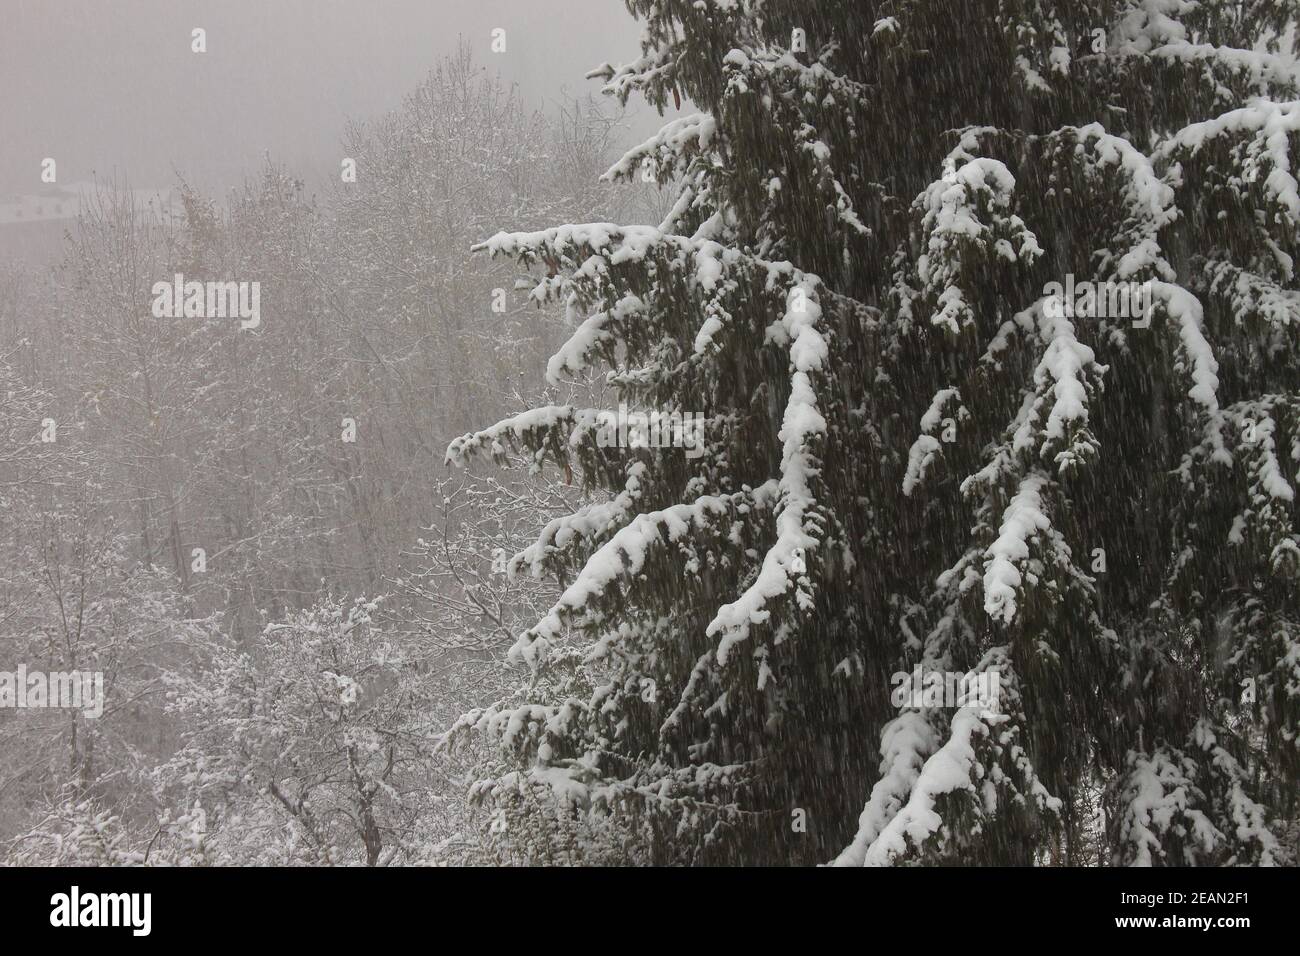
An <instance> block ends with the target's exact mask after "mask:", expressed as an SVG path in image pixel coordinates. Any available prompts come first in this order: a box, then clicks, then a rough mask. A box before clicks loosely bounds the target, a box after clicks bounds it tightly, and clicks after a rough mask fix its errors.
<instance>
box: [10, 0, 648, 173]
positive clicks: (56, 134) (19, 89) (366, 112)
mask: <svg viewBox="0 0 1300 956" xmlns="http://www.w3.org/2000/svg"><path fill="white" fill-rule="evenodd" d="M195 27H203V28H204V29H205V30H206V31H207V48H208V49H207V52H206V53H204V54H196V53H193V52H191V50H190V31H191V30H192V29H194V28H195ZM496 27H501V28H503V29H505V30H506V31H507V45H508V49H507V52H506V53H504V54H496V53H493V52H491V49H490V44H491V31H492V30H493V28H496ZM460 35H463V36H464V37H465V39H466V40H467V41H469V42H470V44H471V46H472V48H473V50H474V54H475V60H476V62H478V63H479V65H481V66H485V67H487V68H488V69H489V70H492V71H498V70H499V72H500V73H501V75H502V77H503V78H505V79H506V80H509V81H512V82H517V83H519V84H520V87H521V90H522V91H523V93H524V95H525V98H526V102H527V103H528V105H529V106H536V107H546V106H554V105H555V104H556V103H557V102H559V101H560V99H561V97H562V96H563V95H564V94H565V93H566V92H567V93H568V94H580V95H582V94H586V93H588V92H591V93H595V92H597V91H598V90H599V86H600V84H599V81H591V80H585V79H583V75H584V74H585V73H586V72H587V71H588V70H589V69H591V68H593V67H595V66H597V65H598V64H600V63H602V62H604V61H606V60H608V61H610V62H612V63H616V64H617V63H619V62H623V61H626V60H628V59H631V58H632V57H634V56H636V55H637V54H638V53H639V46H638V40H639V37H640V24H638V23H637V21H635V20H634V19H633V18H632V17H631V16H630V15H629V14H628V12H627V10H626V8H625V7H624V6H623V4H622V3H621V2H620V0H0V196H4V195H6V194H22V193H29V192H33V191H35V189H37V188H39V186H40V179H39V176H40V163H41V160H42V159H43V158H44V157H46V156H50V157H53V158H54V159H55V160H56V161H57V163H58V181H59V183H60V184H65V183H71V182H74V181H78V180H89V179H91V178H92V177H93V176H94V175H98V177H99V178H101V179H103V178H106V177H111V176H113V175H116V176H118V177H119V178H125V179H127V180H129V181H130V184H131V185H132V186H134V187H137V188H145V187H147V188H153V187H167V186H171V185H173V184H174V183H175V181H176V177H175V174H174V172H173V169H176V170H178V171H180V172H181V173H183V174H184V175H185V176H186V178H187V179H189V180H190V181H191V182H192V183H194V184H195V185H197V186H199V187H200V188H201V189H204V190H205V191H208V192H210V193H222V192H224V191H225V190H226V189H228V188H229V187H231V186H235V185H238V184H239V183H241V182H242V181H243V179H244V177H245V176H247V175H250V174H253V173H255V172H256V171H257V170H258V169H259V168H260V166H261V165H262V163H263V162H264V157H265V156H266V155H267V153H268V151H269V153H270V156H271V158H272V159H273V160H275V161H276V162H279V163H284V164H285V165H287V166H288V167H289V169H290V171H292V172H294V173H296V174H298V175H301V176H303V177H304V178H307V179H308V180H310V181H320V179H321V177H323V176H325V175H337V172H338V163H339V157H340V155H341V153H340V148H339V140H340V137H341V135H342V132H343V128H344V124H345V122H346V121H347V120H348V119H349V118H351V119H359V120H369V119H372V118H375V117H377V116H379V115H382V114H383V113H385V112H387V111H389V110H392V109H394V108H396V107H397V106H398V104H399V103H400V101H401V98H402V96H403V95H404V94H405V93H407V92H409V91H410V90H412V89H413V88H414V87H415V86H416V85H418V84H419V82H420V81H421V79H422V78H423V77H424V75H425V74H426V73H427V71H428V70H429V69H430V68H431V67H432V66H433V65H434V64H435V62H436V61H437V60H438V59H439V58H440V57H442V56H443V55H445V54H448V53H451V52H452V51H454V49H455V48H456V44H457V42H458V36H460ZM628 107H629V111H633V110H637V111H638V112H636V113H635V114H634V115H633V116H632V117H631V123H632V125H633V128H634V130H635V133H636V134H640V133H644V132H647V131H653V130H654V129H655V128H657V125H658V122H659V119H658V117H657V115H656V114H655V113H654V112H653V111H652V110H650V109H648V108H646V107H644V106H643V105H642V104H640V103H638V102H637V101H635V100H634V101H631V102H629V104H628ZM629 135H631V134H629Z"/></svg>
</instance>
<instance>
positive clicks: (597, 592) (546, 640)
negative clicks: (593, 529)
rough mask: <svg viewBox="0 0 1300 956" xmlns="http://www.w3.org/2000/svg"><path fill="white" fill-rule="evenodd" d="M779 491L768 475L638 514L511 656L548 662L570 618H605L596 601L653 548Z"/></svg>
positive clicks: (765, 501) (767, 502)
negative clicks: (751, 484) (746, 487)
mask: <svg viewBox="0 0 1300 956" xmlns="http://www.w3.org/2000/svg"><path fill="white" fill-rule="evenodd" d="M776 492H777V483H776V482H775V481H768V482H765V483H764V484H763V485H760V486H759V487H758V488H755V489H753V490H750V491H740V492H737V493H735V494H731V495H704V496H702V497H700V498H698V499H696V500H695V501H694V502H692V503H690V504H676V505H672V506H671V507H668V508H664V509H663V510H661V511H653V512H649V513H646V514H640V515H637V516H636V517H635V518H634V519H632V522H631V523H630V524H628V525H627V526H626V527H624V528H622V529H620V530H619V531H618V532H617V533H616V534H615V535H614V536H613V537H612V538H611V539H610V540H609V541H608V542H607V543H606V544H605V545H604V546H602V547H601V548H600V549H599V550H598V551H596V553H595V554H593V555H592V556H591V557H590V558H589V559H588V560H587V563H586V565H585V566H584V567H583V569H582V571H581V572H580V573H579V575H578V578H577V580H575V581H574V582H573V584H571V585H569V587H568V588H566V589H565V591H564V593H563V594H562V595H560V599H559V600H558V601H556V603H555V604H554V606H552V608H551V609H550V611H548V612H547V614H546V616H545V617H543V618H542V620H540V621H539V622H538V623H537V624H535V625H534V626H533V627H531V628H529V629H528V630H527V631H525V632H524V633H523V634H521V635H520V636H519V639H518V640H517V641H516V642H515V644H514V646H513V647H511V649H510V659H511V660H512V661H520V660H523V661H524V662H526V663H527V664H528V665H529V666H530V667H531V668H533V669H534V670H536V669H537V668H538V667H540V666H541V665H542V663H544V661H545V657H546V652H547V650H548V648H549V647H550V646H551V645H552V644H553V643H554V642H555V640H556V639H557V638H558V637H559V636H560V635H561V634H562V633H563V630H564V625H565V622H566V621H568V620H569V619H571V618H573V617H575V616H578V615H582V616H583V617H584V619H585V620H588V621H598V620H602V619H603V615H602V613H601V612H599V611H598V610H597V609H596V607H595V601H596V600H597V599H599V598H601V597H603V596H605V594H606V593H607V592H608V590H609V589H610V588H611V587H612V586H614V585H616V584H617V583H618V582H620V581H623V580H626V579H628V578H632V577H634V576H635V575H637V574H638V573H640V571H641V569H642V568H643V567H644V566H645V563H646V561H647V559H648V558H649V555H650V552H651V551H652V549H655V548H657V547H660V546H662V545H665V544H670V543H672V542H675V541H680V540H684V539H686V538H687V537H688V536H689V535H690V534H692V533H698V532H700V531H702V530H704V529H706V528H708V527H710V526H714V525H717V524H718V523H719V522H720V521H722V520H723V519H724V518H726V517H728V516H730V515H732V514H735V513H736V512H737V511H738V510H740V509H742V508H757V509H760V510H763V509H766V508H768V507H770V506H771V503H772V499H773V498H774V497H775V495H776Z"/></svg>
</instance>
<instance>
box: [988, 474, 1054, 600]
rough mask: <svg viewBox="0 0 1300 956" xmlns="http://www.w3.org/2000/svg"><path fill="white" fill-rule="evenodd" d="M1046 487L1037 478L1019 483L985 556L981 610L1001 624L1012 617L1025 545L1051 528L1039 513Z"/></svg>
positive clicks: (1026, 554) (1026, 552) (1026, 550)
mask: <svg viewBox="0 0 1300 956" xmlns="http://www.w3.org/2000/svg"><path fill="white" fill-rule="evenodd" d="M1047 483H1048V481H1047V478H1046V477H1045V476H1044V475H1041V474H1032V475H1029V476H1027V477H1026V478H1025V479H1024V480H1023V481H1021V482H1020V489H1019V491H1018V492H1017V493H1016V495H1015V497H1013V498H1012V499H1011V503H1010V504H1008V505H1007V508H1006V511H1005V512H1003V515H1002V527H1001V528H1000V529H999V533H998V538H997V540H996V541H994V542H993V544H991V545H990V546H989V548H988V551H987V552H985V557H986V559H987V560H986V563H985V567H984V610H985V611H986V612H987V613H988V615H989V617H991V618H993V619H994V620H1001V621H1002V623H1004V624H1010V623H1011V621H1012V619H1013V618H1014V617H1015V616H1016V608H1017V604H1016V601H1017V593H1018V589H1019V588H1020V587H1021V585H1022V584H1023V578H1022V576H1021V573H1020V568H1021V566H1022V565H1023V564H1024V563H1025V562H1027V561H1028V560H1029V542H1030V541H1031V540H1032V539H1033V538H1035V537H1037V536H1038V535H1039V534H1041V533H1043V532H1045V531H1047V530H1048V529H1049V528H1051V526H1052V523H1051V521H1049V520H1048V518H1047V515H1045V514H1044V513H1043V499H1042V494H1041V493H1042V490H1043V488H1044V487H1046V485H1047Z"/></svg>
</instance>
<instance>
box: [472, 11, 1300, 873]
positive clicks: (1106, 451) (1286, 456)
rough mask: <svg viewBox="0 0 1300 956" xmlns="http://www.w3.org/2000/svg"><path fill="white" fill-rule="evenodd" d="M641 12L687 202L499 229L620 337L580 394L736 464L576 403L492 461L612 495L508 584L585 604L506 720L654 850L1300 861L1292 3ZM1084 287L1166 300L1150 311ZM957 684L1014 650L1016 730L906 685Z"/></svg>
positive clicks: (497, 712)
mask: <svg viewBox="0 0 1300 956" xmlns="http://www.w3.org/2000/svg"><path fill="white" fill-rule="evenodd" d="M627 5H628V7H629V9H630V10H631V11H632V12H633V13H634V14H635V15H636V16H638V17H639V18H641V19H642V20H643V21H644V24H645V35H644V40H643V55H642V56H641V58H640V59H638V60H637V61H636V62H634V63H631V64H628V65H626V66H623V67H620V68H617V69H615V68H606V69H604V70H602V71H598V72H599V74H600V75H602V76H603V78H604V79H605V80H606V83H607V90H608V91H609V92H611V93H613V94H614V95H616V96H618V97H620V98H622V99H624V100H626V99H627V98H628V97H629V96H630V95H632V94H633V93H634V92H639V93H641V94H642V95H643V96H644V97H645V98H646V99H648V100H649V102H650V103H652V104H653V105H655V106H657V107H658V108H659V109H660V110H661V111H662V110H665V109H671V108H674V107H676V106H677V104H678V102H679V101H680V100H681V98H682V97H683V96H684V97H686V98H688V99H689V100H690V101H692V102H693V103H694V104H697V105H698V108H699V110H700V111H699V112H697V113H691V114H689V115H682V116H679V117H677V118H674V119H672V120H671V121H670V122H669V123H668V124H667V125H666V126H664V127H663V129H662V130H661V132H660V133H659V134H658V135H656V136H655V137H654V138H653V139H651V140H650V141H649V142H647V143H645V144H644V145H642V146H640V147H638V148H636V149H634V150H632V151H631V152H629V153H628V154H627V155H626V156H625V157H624V158H623V159H622V160H621V161H620V162H619V163H618V164H616V165H615V166H614V167H613V168H612V169H611V170H610V172H609V174H608V175H609V176H610V177H611V178H615V179H619V178H630V177H633V176H640V175H641V174H642V171H643V170H644V169H647V168H649V169H652V170H653V171H654V174H655V175H656V176H657V178H658V180H659V182H661V183H662V184H665V185H671V186H672V188H674V189H675V190H676V191H677V201H676V203H675V205H674V206H673V207H672V211H671V213H670V214H669V216H668V217H667V218H666V219H665V220H664V221H663V222H662V223H659V224H657V225H653V226H648V225H629V226H618V225H613V224H609V223H595V224H585V225H563V226H559V227H556V228H552V229H548V230H545V231H542V232H537V233H527V234H522V233H513V234H512V233H501V234H498V235H496V236H494V237H492V238H491V239H490V240H488V241H487V242H485V243H484V246H483V248H485V249H487V250H489V251H490V252H492V253H493V254H502V255H506V256H511V257H515V258H517V259H519V260H520V261H521V262H523V263H525V264H529V265H531V264H534V263H538V262H541V263H545V264H546V266H547V267H548V268H547V272H548V275H546V277H544V278H543V279H542V280H541V281H540V283H539V284H538V285H537V286H536V288H535V289H534V290H533V292H532V295H533V297H534V298H535V299H537V300H538V301H539V302H544V301H550V300H559V301H561V302H563V303H564V304H565V305H566V306H567V307H568V308H569V310H570V311H571V313H572V314H573V315H574V316H575V317H576V318H578V319H580V320H581V324H579V325H578V326H577V330H576V332H575V334H574V335H573V337H572V339H571V340H570V342H569V343H568V344H567V345H566V346H565V347H564V348H563V349H562V350H561V351H560V352H559V353H558V354H557V355H556V356H555V357H554V358H553V359H552V360H551V362H550V365H549V368H548V374H549V376H550V378H551V379H552V381H556V382H558V381H559V380H560V379H561V377H562V376H566V375H577V376H582V375H584V374H586V373H588V371H589V370H592V369H593V367H594V366H595V365H596V364H597V363H600V362H603V363H605V364H606V365H607V366H608V369H609V370H608V373H607V374H606V376H605V381H606V382H607V384H608V385H609V386H610V387H612V388H613V389H614V390H615V392H616V394H617V396H618V397H619V399H620V400H622V401H625V402H627V404H628V405H629V406H630V407H634V408H644V409H659V410H682V411H692V410H701V411H704V412H705V413H706V414H707V439H708V440H707V454H705V455H704V456H703V457H701V458H698V459H696V460H689V459H687V458H686V457H685V456H682V455H680V454H673V453H670V452H665V451H662V450H655V449H645V448H643V449H612V448H602V447H598V445H597V443H596V442H595V441H594V437H593V436H594V428H595V424H596V422H597V420H598V419H597V413H596V412H594V411H592V410H589V409H582V408H577V407H572V406H556V407H548V408H542V409H534V410H531V411H527V412H524V413H523V414H520V415H518V416H517V417H514V418H512V419H508V420H506V421H503V422H501V423H499V424H497V425H496V426H494V427H492V428H490V429H488V430H486V431H484V432H480V433H477V434H473V435H467V436H465V437H464V438H462V439H459V440H457V441H456V442H455V443H453V445H452V446H451V448H450V449H449V452H448V457H449V458H450V459H452V460H462V459H464V458H466V457H467V456H471V455H473V454H475V453H479V452H491V453H492V454H493V455H494V456H496V457H498V458H501V459H504V458H506V457H508V455H509V452H510V449H512V448H513V449H516V450H519V451H523V452H526V454H527V455H528V456H530V460H531V462H532V465H533V467H535V468H541V467H543V466H544V464H545V463H546V462H547V461H548V460H549V461H554V462H556V463H557V464H559V465H560V466H561V467H564V468H568V467H574V466H576V468H577V469H580V471H581V474H582V476H583V478H584V479H585V482H586V483H587V485H588V486H589V487H591V488H593V489H602V490H607V491H608V492H609V494H608V495H600V494H599V493H598V495H597V497H596V499H595V500H594V501H593V503H592V504H590V505H589V506H587V507H586V508H584V509H583V510H581V511H579V512H578V513H576V514H574V515H572V516H570V517H568V518H564V519H560V520H556V521H552V522H551V523H550V524H548V525H547V526H546V528H545V529H544V530H543V532H542V533H541V535H540V536H539V538H538V540H537V542H536V544H534V545H533V546H531V547H530V548H528V549H527V550H526V551H524V552H523V553H521V554H520V555H518V556H517V558H516V559H515V561H514V563H513V567H514V569H515V570H516V571H517V572H520V573H532V574H538V575H542V574H553V575H556V576H558V577H559V578H560V580H561V581H562V582H563V583H564V585H565V586H566V590H565V591H564V593H563V596H562V597H561V598H560V600H559V601H558V602H557V603H556V605H555V607H554V608H553V609H552V610H551V612H550V613H549V614H548V615H547V616H546V617H544V618H543V619H542V620H541V621H539V622H538V623H537V624H536V625H535V626H534V627H532V628H530V629H529V630H527V631H526V632H524V633H523V634H521V635H520V636H519V639H518V641H517V643H516V644H515V647H514V649H513V654H514V656H515V657H516V658H517V659H521V660H523V661H526V662H527V663H528V664H529V666H530V667H531V668H532V669H533V672H534V673H535V675H537V679H538V681H539V683H538V685H537V686H538V688H539V692H538V697H535V698H533V700H534V701H535V702H533V703H530V704H528V705H526V706H514V705H510V706H502V707H498V708H489V709H487V710H485V711H481V712H476V713H474V714H471V715H468V716H467V718H466V721H465V723H466V724H467V725H469V726H474V727H477V728H479V729H480V730H482V731H486V732H488V733H489V734H493V735H495V736H496V737H497V738H498V739H499V740H500V741H501V743H502V745H503V747H504V748H505V750H506V751H507V752H508V753H509V754H511V755H512V756H513V758H514V759H515V760H517V761H518V762H519V763H518V766H520V767H522V771H521V772H520V773H519V774H516V775H515V776H513V777H511V778H510V779H511V781H512V783H514V784H517V785H521V786H528V787H537V788H544V787H549V788H552V789H553V790H554V792H555V793H556V794H557V795H558V797H559V798H560V799H563V800H566V801H568V802H569V803H571V804H572V805H573V806H574V807H575V808H577V809H581V810H584V811H585V812H587V813H605V812H610V811H617V812H620V813H622V812H626V813H627V814H628V816H629V819H632V820H634V821H636V827H638V828H640V831H641V832H643V833H644V834H645V835H646V842H647V846H648V848H649V854H650V855H649V857H648V858H650V859H657V860H681V859H692V860H733V861H743V862H748V863H767V862H784V861H792V862H813V861H826V860H832V859H833V860H835V861H836V862H839V863H841V864H861V863H868V864H877V863H891V862H892V863H899V862H909V861H913V862H914V861H925V862H940V861H942V862H958V863H999V862H1049V861H1062V862H1077V861H1081V860H1084V859H1086V857H1087V853H1086V851H1085V850H1084V847H1087V846H1093V847H1095V846H1097V845H1098V842H1099V841H1101V845H1102V846H1104V848H1105V850H1104V855H1105V856H1106V858H1107V859H1108V860H1109V861H1110V862H1117V863H1170V864H1190V863H1200V864H1215V863H1229V862H1239V863H1247V862H1250V863H1254V862H1258V863H1267V862H1272V861H1277V860H1281V859H1285V858H1286V856H1287V854H1288V850H1287V848H1285V847H1284V846H1281V845H1279V842H1278V840H1277V839H1276V836H1275V833H1276V832H1277V831H1278V827H1277V826H1276V823H1277V822H1278V820H1279V818H1282V817H1287V816H1294V814H1295V795H1296V787H1295V782H1296V768H1297V745H1298V744H1300V741H1298V740H1297V737H1296V725H1297V707H1298V704H1297V702H1298V700H1300V607H1298V601H1297V584H1296V581H1297V575H1298V574H1300V561H1298V560H1297V558H1300V548H1298V542H1300V535H1298V534H1297V513H1296V504H1295V486H1296V484H1297V479H1298V478H1300V476H1298V475H1297V469H1300V394H1298V393H1300V355H1298V354H1297V348H1296V345H1297V341H1296V340H1297V331H1298V330H1300V293H1298V292H1297V291H1296V290H1297V288H1300V286H1297V281H1296V277H1295V272H1294V260H1295V257H1296V255H1297V254H1300V238H1298V235H1297V227H1298V223H1300V193H1298V191H1297V185H1296V172H1295V169H1296V166H1297V164H1298V163H1300V149H1298V148H1297V147H1298V146H1300V65H1297V61H1296V59H1295V57H1294V55H1293V53H1292V52H1291V51H1292V47H1293V44H1294V37H1295V29H1296V22H1295V21H1296V17H1297V13H1296V6H1295V4H1294V3H1293V2H1290V0H1252V2H1250V3H1245V4H1242V3H1238V2H1231V3H1229V2H1216V0H1202V2H1195V3H1194V2H1189V0H968V2H962V3H952V2H950V0H883V2H871V0H852V2H850V0H826V2H822V3H818V4H815V5H814V4H808V3H805V2H799V0H741V2H735V0H726V2H723V0H696V2H685V0H628V3H627ZM1069 276H1073V277H1074V278H1075V279H1076V280H1078V281H1079V282H1083V281H1109V282H1132V283H1143V282H1147V283H1149V285H1148V286H1147V288H1148V289H1149V290H1150V294H1151V309H1150V312H1149V315H1148V319H1149V325H1148V326H1147V327H1145V328H1143V327H1142V325H1143V324H1144V323H1141V322H1138V323H1135V322H1132V321H1130V320H1128V319H1123V320H1119V319H1116V318H1108V317H1103V316H1102V315H1101V312H1102V311H1103V310H1101V309H1096V308H1090V307H1089V306H1088V305H1087V304H1086V303H1082V302H1081V303H1075V304H1076V305H1079V306H1080V307H1079V308H1076V309H1065V308H1062V306H1063V305H1064V303H1063V302H1062V297H1061V295H1060V293H1059V291H1058V292H1055V293H1053V292H1052V291H1049V290H1050V284H1051V283H1054V282H1059V283H1062V284H1065V283H1066V282H1067V277H1069ZM570 463H572V464H570ZM805 565H806V570H800V568H802V567H804V566H805ZM575 659H577V660H582V661H584V662H585V663H584V672H586V673H591V672H593V671H592V669H593V668H594V669H596V671H595V672H598V673H599V674H600V675H602V679H601V680H599V681H597V682H596V687H595V689H594V691H593V692H592V693H590V694H586V695H583V694H581V693H578V692H577V690H576V685H575V689H574V690H573V691H572V692H566V691H565V689H564V688H565V684H564V682H563V680H562V679H557V678H556V676H555V671H556V669H557V668H562V667H565V666H569V665H568V664H566V663H565V662H569V663H571V662H572V661H574V660H575ZM916 665H920V666H921V667H923V668H926V669H935V670H943V671H954V670H957V671H976V672H983V671H988V670H991V669H996V670H997V671H998V672H999V675H1000V677H1001V686H1002V695H1001V700H1000V706H999V708H998V709H999V711H1000V712H999V713H998V714H996V715H989V714H985V713H983V712H981V711H979V710H977V709H975V708H972V707H964V708H960V709H956V710H944V709H941V708H936V707H928V708H904V709H902V710H901V712H900V711H898V710H895V709H893V708H892V707H891V704H890V675H891V674H892V673H894V672H897V671H909V670H911V668H913V667H914V666H916ZM1246 680H1253V685H1250V684H1248V685H1247V687H1251V686H1253V688H1254V691H1255V693H1254V702H1253V703H1252V704H1250V705H1249V706H1247V707H1242V706H1239V699H1240V698H1241V697H1242V696H1243V694H1242V682H1243V681H1246ZM543 687H545V688H549V689H550V690H549V692H548V693H546V694H543V693H542V692H541V690H540V688H543ZM647 688H648V689H649V691H650V692H649V693H647V692H646V689H647ZM1246 699H1247V700H1249V697H1248V696H1247V698H1246ZM864 802H865V809H864V808H863V804H864ZM1098 803H1100V804H1102V805H1103V806H1104V807H1105V810H1106V813H1105V816H1104V818H1101V817H1099V816H1098V815H1097V814H1096V813H1095V812H1093V810H1092V808H1094V807H1095V806H1096V805H1097V804H1098ZM855 819H856V825H855V822H854V821H855ZM1099 820H1100V821H1101V822H1099ZM800 823H802V824H803V826H800V825H799V824H800Z"/></svg>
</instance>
